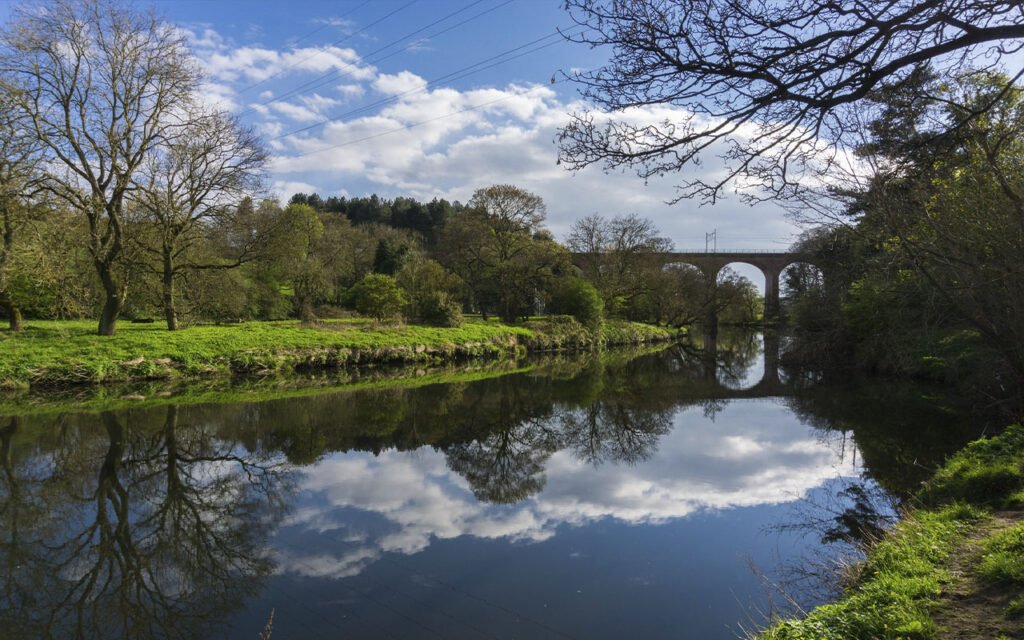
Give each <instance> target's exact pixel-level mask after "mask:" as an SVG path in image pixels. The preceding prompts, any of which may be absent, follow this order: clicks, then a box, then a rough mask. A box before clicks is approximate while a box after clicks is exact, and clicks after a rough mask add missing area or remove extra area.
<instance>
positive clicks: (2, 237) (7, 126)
mask: <svg viewBox="0 0 1024 640" xmlns="http://www.w3.org/2000/svg"><path fill="white" fill-rule="evenodd" d="M40 165H41V158H40V143H39V141H38V139H37V138H36V137H35V136H34V135H33V133H32V131H31V123H30V122H27V121H26V119H25V116H24V114H23V113H20V112H19V111H18V109H17V97H16V96H15V94H14V93H13V90H12V89H11V88H10V87H7V86H0V309H3V310H4V311H5V312H6V313H7V322H8V324H9V325H10V328H11V331H20V330H21V314H22V306H23V304H22V303H21V302H20V301H19V299H18V296H17V295H16V294H15V292H14V290H13V286H12V283H11V275H12V270H13V263H14V259H15V255H14V254H15V252H16V251H17V250H18V244H19V243H18V242H17V240H19V236H20V235H21V233H22V232H23V231H24V226H25V224H26V223H27V222H28V218H29V217H30V216H31V214H32V212H33V209H37V208H38V207H37V206H36V203H34V202H33V201H32V200H33V196H35V195H36V194H37V193H38V192H39V191H41V189H42V187H43V182H42V180H43V178H44V176H43V175H42V172H41V167H40Z"/></svg>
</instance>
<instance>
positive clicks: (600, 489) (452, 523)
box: [274, 402, 858, 578]
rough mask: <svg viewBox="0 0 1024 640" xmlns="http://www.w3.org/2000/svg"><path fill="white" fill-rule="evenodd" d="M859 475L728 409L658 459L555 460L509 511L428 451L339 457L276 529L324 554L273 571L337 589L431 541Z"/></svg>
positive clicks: (681, 424) (311, 476) (658, 510)
mask: <svg viewBox="0 0 1024 640" xmlns="http://www.w3.org/2000/svg"><path fill="white" fill-rule="evenodd" d="M857 471H858V470H857V469H856V468H855V467H853V466H852V465H851V464H846V465H843V464H841V462H840V461H839V460H838V459H837V455H836V453H835V452H834V451H832V450H831V449H830V448H829V447H828V446H827V445H826V444H825V443H823V442H822V441H820V440H819V439H818V438H817V437H816V436H815V434H814V432H813V431H812V430H810V429H808V428H806V427H803V426H801V425H799V424H797V423H795V421H794V420H793V418H792V416H791V415H790V414H789V413H788V410H787V409H786V408H785V407H784V406H782V405H780V404H768V403H762V402H746V403H744V402H736V403H733V404H731V405H729V407H728V408H727V409H726V410H725V411H723V412H721V413H719V414H718V415H717V416H716V419H715V421H714V422H711V421H710V420H708V419H705V418H703V416H701V415H700V414H699V413H698V412H696V411H692V410H689V411H683V412H680V413H679V414H677V415H676V417H675V428H674V429H673V430H672V431H671V432H670V433H669V434H667V435H665V436H664V437H662V439H661V440H660V442H659V446H658V451H657V453H656V454H655V455H654V456H653V457H651V458H650V459H649V460H647V461H645V462H643V463H640V464H637V465H632V466H631V465H625V464H622V465H602V466H600V467H594V466H592V465H590V464H587V463H586V462H584V461H581V460H580V459H578V458H576V457H574V456H573V455H572V453H570V452H568V451H560V452H558V453H556V454H554V455H553V456H552V457H551V458H550V459H548V461H547V463H546V466H545V471H544V473H545V477H546V483H545V485H544V489H543V490H542V491H541V492H540V493H539V494H538V495H536V496H534V497H532V498H529V499H527V500H525V501H523V502H520V503H518V504H516V505H512V506H496V505H488V504H485V503H482V502H480V501H478V500H477V499H476V498H474V496H473V493H472V491H471V489H470V487H469V486H468V484H467V483H466V481H465V480H464V479H463V478H462V477H460V476H458V475H457V474H455V473H454V472H452V471H450V470H449V469H448V465H447V462H446V459H445V456H444V454H443V453H441V452H438V451H435V450H427V451H424V450H421V451H415V452H394V451H392V452H385V453H382V454H380V455H377V456H374V455H371V454H352V453H350V454H345V455H336V456H333V457H330V458H328V459H327V460H324V461H322V462H321V463H319V464H318V465H316V466H315V467H314V468H312V469H311V470H310V471H309V472H308V474H307V475H306V477H305V480H304V481H303V483H302V490H303V491H304V492H307V493H308V494H309V495H312V496H314V498H313V505H312V506H305V507H303V508H301V509H299V510H297V511H296V512H295V513H294V514H293V515H292V517H291V519H290V520H289V522H287V523H286V524H285V525H284V526H285V527H292V528H295V529H297V530H300V531H307V532H315V533H317V534H319V535H329V537H330V539H331V540H332V544H331V549H332V551H331V552H329V553H321V552H312V551H307V550H303V549H287V548H285V549H278V550H276V551H275V552H274V556H275V559H276V560H277V562H278V566H279V570H280V571H283V572H291V573H297V574H301V575H308V576H320V577H335V578H339V577H345V576H351V575H356V574H358V573H359V572H360V571H361V570H362V569H363V568H364V567H366V566H367V565H368V564H370V563H372V562H374V561H375V560H377V559H378V558H380V557H381V556H382V555H383V554H385V553H402V554H414V553H418V552H420V551H423V550H424V549H426V548H427V547H429V546H430V544H431V543H432V542H433V541H435V540H444V539H451V538H456V537H459V536H473V537H477V538H487V539H506V540H509V541H520V542H540V541H543V540H546V539H548V538H550V537H552V536H554V535H556V532H557V529H558V528H559V527H560V526H564V525H570V526H582V525H585V524H587V523H590V522H594V521H597V520H600V519H604V518H612V519H615V520H619V521H622V522H628V523H631V524H647V525H657V524H659V523H664V522H668V521H670V520H673V519H677V518H684V517H687V516H689V515H691V514H694V513H696V512H701V511H706V510H721V509H732V508H738V507H747V506H756V505H765V504H779V503H784V502H789V501H793V500H796V499H798V498H800V497H801V496H803V495H805V494H806V493H807V492H808V491H810V490H811V489H814V488H816V487H819V486H821V485H822V484H823V483H824V482H825V481H826V480H829V479H832V478H835V477H836V475H854V474H856V473H857ZM353 514H363V517H362V518H355V517H353ZM367 516H370V517H372V519H373V520H374V521H375V522H378V524H376V525H375V526H374V527H373V529H374V531H375V532H376V533H374V534H371V533H369V532H368V530H367V529H365V528H363V525H360V524H358V523H359V522H364V521H365V520H366V517H367ZM380 522H383V524H379V523H380Z"/></svg>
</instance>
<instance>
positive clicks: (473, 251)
mask: <svg viewBox="0 0 1024 640" xmlns="http://www.w3.org/2000/svg"><path fill="white" fill-rule="evenodd" d="M470 204H471V207H470V208H468V209H466V210H464V211H462V212H461V213H459V214H458V215H456V216H454V217H453V218H452V219H451V220H450V221H449V222H448V224H447V226H446V227H445V230H444V236H443V238H442V242H441V244H442V248H443V250H444V261H445V264H446V266H448V267H449V268H450V269H452V270H453V271H454V272H455V273H456V274H458V275H459V277H460V278H461V279H462V281H463V282H465V284H466V288H467V289H468V293H469V296H470V301H469V302H470V303H471V304H470V306H472V307H476V308H477V309H479V310H480V312H481V313H482V314H484V315H487V314H488V313H491V312H494V311H496V312H497V314H498V315H499V317H501V319H502V320H504V321H505V322H515V321H516V320H518V319H520V318H524V317H528V316H530V315H533V314H534V313H535V312H536V310H537V307H538V306H539V305H538V303H540V302H543V299H544V298H545V297H546V296H547V295H548V294H549V293H550V290H551V288H552V287H553V285H554V282H555V281H556V279H557V276H558V275H559V274H560V273H562V272H563V271H565V270H567V269H568V267H569V255H568V251H566V249H565V248H564V247H562V246H561V245H559V244H558V243H557V242H555V241H554V239H553V238H552V237H551V235H550V233H548V232H547V231H546V230H545V229H543V228H542V227H541V222H543V220H544V211H545V208H544V203H543V201H542V200H541V199H540V197H539V196H537V195H535V194H533V193H530V192H528V191H525V190H523V189H519V188H517V187H513V186H511V185H495V186H493V187H487V188H485V189H480V190H478V191H477V192H476V193H474V194H473V198H472V200H470Z"/></svg>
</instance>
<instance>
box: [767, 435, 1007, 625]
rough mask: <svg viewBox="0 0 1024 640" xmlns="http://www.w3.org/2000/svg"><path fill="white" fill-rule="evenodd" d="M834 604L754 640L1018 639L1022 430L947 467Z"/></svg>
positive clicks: (977, 446)
mask: <svg viewBox="0 0 1024 640" xmlns="http://www.w3.org/2000/svg"><path fill="white" fill-rule="evenodd" d="M914 504H915V505H916V506H913V507H911V508H910V509H909V510H908V511H907V513H906V514H905V516H904V518H903V519H902V521H901V522H900V524H899V525H897V526H896V527H895V528H894V529H893V530H892V531H890V532H889V533H888V534H886V536H885V537H884V538H883V539H882V540H880V541H879V542H878V543H876V544H875V545H874V546H873V547H872V548H871V549H870V550H869V552H868V555H867V559H866V560H865V561H864V562H863V563H862V564H860V565H858V566H856V567H854V568H853V573H852V575H851V583H852V586H850V587H849V588H848V589H847V590H846V592H845V594H844V596H843V597H842V598H841V599H840V600H838V601H837V602H835V603H832V604H827V605H823V606H821V607H818V608H816V609H814V610H813V611H811V612H810V613H809V614H808V615H807V616H806V617H804V618H802V619H799V620H782V621H778V622H776V623H775V624H773V625H772V626H771V627H770V628H769V629H767V630H766V631H764V632H762V633H761V634H760V635H759V636H758V637H759V638H761V639H762V640H832V639H835V640H848V639H850V638H892V639H897V638H899V639H908V640H911V639H913V640H924V639H928V638H978V639H981V638H985V639H1000V638H1020V637H1024V428H1022V427H1021V426H1019V425H1017V426H1011V427H1009V428H1008V429H1007V430H1006V431H1005V432H1003V433H1002V434H1000V435H998V436H996V437H994V438H989V439H984V440H978V441H975V442H973V443H971V444H970V445H968V446H967V447H965V448H964V449H963V450H962V451H960V452H959V453H957V454H956V455H954V456H953V457H951V458H950V459H949V460H948V461H947V462H946V463H945V464H944V465H943V466H942V467H941V468H940V469H939V470H938V472H936V474H935V476H934V477H933V478H932V479H931V481H929V482H928V483H927V484H926V485H925V486H924V487H923V488H922V489H921V491H920V492H918V494H917V495H916V496H915V500H914Z"/></svg>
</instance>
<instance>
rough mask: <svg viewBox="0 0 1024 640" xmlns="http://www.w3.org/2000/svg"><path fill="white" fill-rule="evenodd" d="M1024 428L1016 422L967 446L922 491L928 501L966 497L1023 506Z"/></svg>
mask: <svg viewBox="0 0 1024 640" xmlns="http://www.w3.org/2000/svg"><path fill="white" fill-rule="evenodd" d="M1022 452H1024V427H1021V426H1020V425H1013V426H1010V427H1008V428H1007V429H1006V430H1005V431H1004V432H1003V433H1001V434H999V435H998V436H996V437H994V438H989V439H987V440H978V441H975V442H972V443H971V444H969V445H967V446H966V447H965V448H964V449H963V450H962V451H959V452H958V453H957V454H956V455H954V456H953V457H952V458H950V459H949V460H948V461H947V462H946V464H944V465H943V466H942V468H941V469H939V470H938V472H936V474H935V476H934V478H933V479H932V480H931V481H930V482H929V483H928V484H927V485H926V486H925V488H924V489H923V490H922V492H921V499H922V500H924V501H925V502H926V503H929V504H934V503H946V502H951V501H954V500H964V501H967V502H970V503H971V504H979V505H990V506H993V507H998V508H1017V509H1019V508H1022V507H1024V499H1022V498H1024V455H1022Z"/></svg>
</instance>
